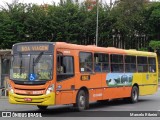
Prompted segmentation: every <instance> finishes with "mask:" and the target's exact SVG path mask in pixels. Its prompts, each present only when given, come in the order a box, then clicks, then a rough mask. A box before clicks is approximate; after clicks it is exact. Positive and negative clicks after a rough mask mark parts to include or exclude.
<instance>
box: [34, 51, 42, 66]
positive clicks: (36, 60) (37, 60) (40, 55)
mask: <svg viewBox="0 0 160 120" xmlns="http://www.w3.org/2000/svg"><path fill="white" fill-rule="evenodd" d="M42 55H43V52H40V53H39V55H38V56H37V58H36V59H35V60H34V59H33V66H35V65H36V64H37V63H38V62H39V61H40V59H41V57H42Z"/></svg>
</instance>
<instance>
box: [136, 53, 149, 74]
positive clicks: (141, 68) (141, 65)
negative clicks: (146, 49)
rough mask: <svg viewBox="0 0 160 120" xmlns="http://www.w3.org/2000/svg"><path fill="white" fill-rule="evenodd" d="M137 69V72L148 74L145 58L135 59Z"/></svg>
mask: <svg viewBox="0 0 160 120" xmlns="http://www.w3.org/2000/svg"><path fill="white" fill-rule="evenodd" d="M137 69H138V72H148V61H147V57H140V56H138V57H137Z"/></svg>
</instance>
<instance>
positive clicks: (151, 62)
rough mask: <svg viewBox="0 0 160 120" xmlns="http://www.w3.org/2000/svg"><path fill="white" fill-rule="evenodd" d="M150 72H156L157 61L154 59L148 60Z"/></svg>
mask: <svg viewBox="0 0 160 120" xmlns="http://www.w3.org/2000/svg"><path fill="white" fill-rule="evenodd" d="M148 64H149V72H156V59H155V58H154V57H149V58H148Z"/></svg>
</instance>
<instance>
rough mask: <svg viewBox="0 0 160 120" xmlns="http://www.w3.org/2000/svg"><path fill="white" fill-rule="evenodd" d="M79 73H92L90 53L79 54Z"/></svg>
mask: <svg viewBox="0 0 160 120" xmlns="http://www.w3.org/2000/svg"><path fill="white" fill-rule="evenodd" d="M79 56H80V60H79V61H80V63H79V65H80V72H92V71H93V59H92V53H91V52H80V55H79Z"/></svg>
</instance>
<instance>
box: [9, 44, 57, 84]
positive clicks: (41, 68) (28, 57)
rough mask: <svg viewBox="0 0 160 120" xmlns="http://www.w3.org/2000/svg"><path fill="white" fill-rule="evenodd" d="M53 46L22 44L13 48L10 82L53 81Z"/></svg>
mask: <svg viewBox="0 0 160 120" xmlns="http://www.w3.org/2000/svg"><path fill="white" fill-rule="evenodd" d="M53 53H54V44H53V43H52V44H51V43H43V42H42V43H23V44H16V45H14V46H13V57H12V62H11V69H10V80H13V81H19V82H20V81H22V82H35V81H43V82H45V81H48V80H52V79H53V63H54V62H53V60H54V55H53Z"/></svg>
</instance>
